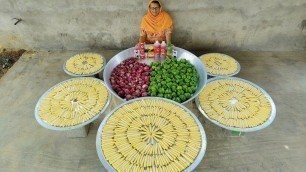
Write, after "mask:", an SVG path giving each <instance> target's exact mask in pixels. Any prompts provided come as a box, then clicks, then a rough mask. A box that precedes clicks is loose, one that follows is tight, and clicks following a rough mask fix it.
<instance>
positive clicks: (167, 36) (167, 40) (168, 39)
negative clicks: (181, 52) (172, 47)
mask: <svg viewBox="0 0 306 172" xmlns="http://www.w3.org/2000/svg"><path fill="white" fill-rule="evenodd" d="M169 41H171V32H170V33H167V34H166V43H167V44H168V42H169Z"/></svg>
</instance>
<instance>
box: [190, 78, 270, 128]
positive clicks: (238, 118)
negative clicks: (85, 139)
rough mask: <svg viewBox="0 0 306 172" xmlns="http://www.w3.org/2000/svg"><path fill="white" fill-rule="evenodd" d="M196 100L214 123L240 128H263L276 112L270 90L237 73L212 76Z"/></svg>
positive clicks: (268, 123)
mask: <svg viewBox="0 0 306 172" xmlns="http://www.w3.org/2000/svg"><path fill="white" fill-rule="evenodd" d="M196 104H197V107H198V109H199V110H200V112H201V113H202V114H203V115H204V116H205V117H206V118H207V119H209V120H210V121H211V122H213V123H214V124H216V125H218V126H220V127H223V128H225V129H228V130H234V131H241V132H251V131H257V130H260V129H263V128H265V127H267V126H268V125H270V124H271V123H272V122H273V120H274V118H275V115H276V109H275V104H274V102H273V100H272V98H271V97H270V96H269V95H268V93H267V92H265V91H264V90H263V89H262V88H260V87H259V86H257V85H256V84H254V83H251V82H249V81H247V80H244V79H240V78H235V77H227V78H221V77H217V78H212V79H209V80H208V84H207V85H206V87H204V89H203V90H202V92H201V93H200V94H199V96H198V97H197V98H196Z"/></svg>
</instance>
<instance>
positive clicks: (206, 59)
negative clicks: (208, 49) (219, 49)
mask: <svg viewBox="0 0 306 172" xmlns="http://www.w3.org/2000/svg"><path fill="white" fill-rule="evenodd" d="M200 59H201V61H202V62H203V63H204V64H205V67H206V71H207V73H209V74H213V75H218V76H226V75H231V74H234V73H235V72H237V70H238V62H237V61H236V60H234V59H232V58H230V57H228V56H227V55H224V54H219V53H210V54H205V55H203V56H201V57H200Z"/></svg>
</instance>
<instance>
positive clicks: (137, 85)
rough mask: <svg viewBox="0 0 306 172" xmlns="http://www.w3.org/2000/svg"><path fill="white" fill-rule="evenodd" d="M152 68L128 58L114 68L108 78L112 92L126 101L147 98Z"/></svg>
mask: <svg viewBox="0 0 306 172" xmlns="http://www.w3.org/2000/svg"><path fill="white" fill-rule="evenodd" d="M151 71H152V68H151V67H150V66H148V65H147V64H144V63H139V62H138V61H137V59H135V58H130V59H127V60H124V61H123V62H121V63H120V64H119V65H118V66H116V67H115V68H114V69H113V71H112V73H111V76H110V82H111V86H112V88H113V90H114V91H115V92H116V93H117V94H118V95H119V96H120V97H121V98H124V99H126V100H131V99H134V98H137V97H145V96H147V89H148V87H149V84H150V72H151Z"/></svg>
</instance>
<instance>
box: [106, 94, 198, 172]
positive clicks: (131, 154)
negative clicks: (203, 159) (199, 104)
mask: <svg viewBox="0 0 306 172" xmlns="http://www.w3.org/2000/svg"><path fill="white" fill-rule="evenodd" d="M173 109H177V111H173ZM190 127H191V129H190ZM101 143H102V144H101V149H102V152H103V154H104V156H105V159H106V160H107V161H108V162H109V163H110V164H111V165H112V166H113V168H114V169H115V170H117V171H127V170H131V169H133V170H132V171H134V170H135V171H157V170H165V171H183V170H185V169H186V168H188V167H189V166H190V165H191V164H192V163H193V161H194V160H195V159H196V157H197V156H198V154H199V151H200V149H201V145H202V144H201V143H202V139H201V133H200V129H199V127H198V125H197V123H196V121H195V120H194V119H193V117H192V116H191V115H190V114H189V113H188V112H187V111H185V110H184V109H183V108H181V107H180V106H178V105H175V104H173V103H169V102H166V101H163V100H153V99H144V100H137V101H133V102H131V103H128V104H125V105H123V106H122V107H120V108H119V109H117V110H116V111H115V112H114V113H113V114H112V116H110V117H109V118H108V120H107V121H106V124H105V126H104V127H103V129H102V135H101Z"/></svg>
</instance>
